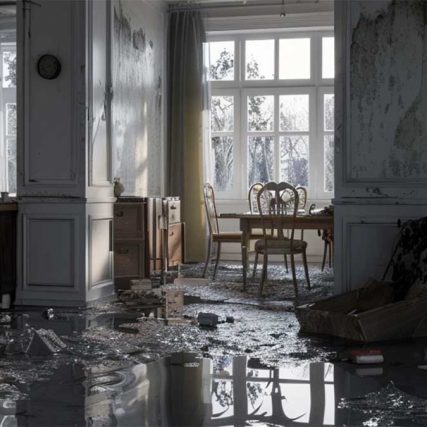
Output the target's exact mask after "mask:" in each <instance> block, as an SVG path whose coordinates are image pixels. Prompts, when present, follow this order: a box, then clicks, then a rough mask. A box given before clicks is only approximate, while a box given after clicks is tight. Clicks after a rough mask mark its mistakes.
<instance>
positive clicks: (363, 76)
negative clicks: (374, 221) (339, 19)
mask: <svg viewBox="0 0 427 427" xmlns="http://www.w3.org/2000/svg"><path fill="white" fill-rule="evenodd" d="M426 20H427V4H426V3H425V2H424V1H422V0H419V1H418V0H411V1H375V2H368V1H363V2H360V1H359V2H351V26H352V28H351V32H352V35H351V37H352V39H351V54H350V61H351V78H350V102H351V105H350V114H351V116H350V117H351V124H350V126H351V129H350V133H351V139H352V144H351V146H350V151H349V155H350V164H349V167H350V174H351V177H352V178H353V179H366V180H372V179H374V180H385V179H396V178H397V179H400V178H402V179H405V180H407V179H419V178H424V179H425V178H426V177H427V144H426V140H427V121H426V120H425V117H426V116H427V21H426Z"/></svg>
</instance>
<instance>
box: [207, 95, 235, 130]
mask: <svg viewBox="0 0 427 427" xmlns="http://www.w3.org/2000/svg"><path fill="white" fill-rule="evenodd" d="M233 129H234V96H212V98H211V130H212V132H232V131H233Z"/></svg>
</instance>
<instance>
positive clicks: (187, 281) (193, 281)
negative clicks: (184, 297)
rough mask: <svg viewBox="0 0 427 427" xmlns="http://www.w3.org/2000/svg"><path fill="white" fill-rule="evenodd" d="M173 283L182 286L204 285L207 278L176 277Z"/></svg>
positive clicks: (207, 281) (206, 283)
mask: <svg viewBox="0 0 427 427" xmlns="http://www.w3.org/2000/svg"><path fill="white" fill-rule="evenodd" d="M173 284H174V285H177V286H184V285H200V286H206V285H208V284H209V280H208V279H201V278H200V277H178V278H176V279H175V280H174V281H173Z"/></svg>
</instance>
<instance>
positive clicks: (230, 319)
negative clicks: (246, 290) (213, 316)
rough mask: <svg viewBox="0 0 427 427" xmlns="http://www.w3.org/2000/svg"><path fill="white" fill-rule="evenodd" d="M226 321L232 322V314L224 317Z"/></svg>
mask: <svg viewBox="0 0 427 427" xmlns="http://www.w3.org/2000/svg"><path fill="white" fill-rule="evenodd" d="M225 322H226V323H234V317H233V316H227V317H226V318H225Z"/></svg>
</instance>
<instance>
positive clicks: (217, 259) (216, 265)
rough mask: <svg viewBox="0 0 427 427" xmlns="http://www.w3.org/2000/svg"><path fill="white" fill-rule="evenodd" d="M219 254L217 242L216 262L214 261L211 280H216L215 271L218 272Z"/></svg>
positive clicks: (219, 248) (219, 246) (219, 243)
mask: <svg viewBox="0 0 427 427" xmlns="http://www.w3.org/2000/svg"><path fill="white" fill-rule="evenodd" d="M220 254H221V242H218V243H217V246H216V260H215V268H214V274H213V280H215V278H216V271H217V270H218V263H219V256H220Z"/></svg>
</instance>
